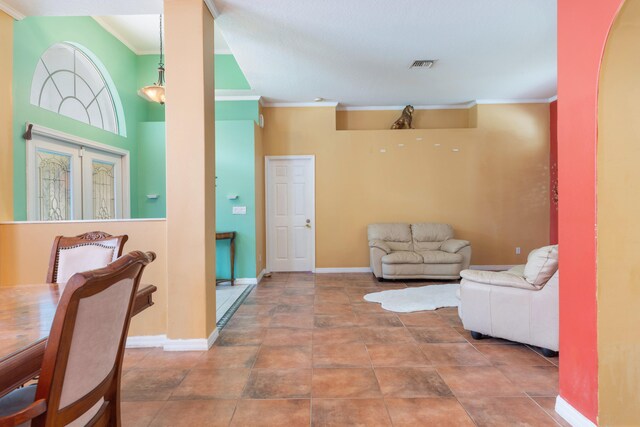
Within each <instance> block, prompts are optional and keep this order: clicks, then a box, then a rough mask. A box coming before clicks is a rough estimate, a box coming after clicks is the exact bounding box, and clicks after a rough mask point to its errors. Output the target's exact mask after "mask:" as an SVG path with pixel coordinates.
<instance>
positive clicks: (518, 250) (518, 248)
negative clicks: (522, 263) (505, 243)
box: [516, 246, 520, 255]
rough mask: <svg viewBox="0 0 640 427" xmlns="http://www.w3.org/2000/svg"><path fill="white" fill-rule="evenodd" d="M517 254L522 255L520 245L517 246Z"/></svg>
mask: <svg viewBox="0 0 640 427" xmlns="http://www.w3.org/2000/svg"><path fill="white" fill-rule="evenodd" d="M516 255H520V246H518V247H517V248H516Z"/></svg>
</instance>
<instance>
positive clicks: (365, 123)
mask: <svg viewBox="0 0 640 427" xmlns="http://www.w3.org/2000/svg"><path fill="white" fill-rule="evenodd" d="M470 112H471V109H467V108H465V109H450V110H415V111H414V113H413V127H414V128H416V129H449V128H466V127H469V115H470ZM401 113H402V111H397V110H373V111H337V112H336V128H337V129H340V130H364V129H378V130H383V129H389V128H390V127H391V125H392V124H393V122H395V121H396V119H398V117H400V114H401Z"/></svg>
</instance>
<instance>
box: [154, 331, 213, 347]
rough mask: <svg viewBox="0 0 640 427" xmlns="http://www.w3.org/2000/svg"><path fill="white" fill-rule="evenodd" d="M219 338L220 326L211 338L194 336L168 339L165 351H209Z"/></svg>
mask: <svg viewBox="0 0 640 427" xmlns="http://www.w3.org/2000/svg"><path fill="white" fill-rule="evenodd" d="M217 338H218V328H215V329H214V330H213V332H211V335H209V338H193V339H186V340H172V339H167V340H166V341H165V343H164V346H163V350H164V351H207V350H209V349H210V348H211V346H212V345H213V343H214V342H215V340H216V339H217Z"/></svg>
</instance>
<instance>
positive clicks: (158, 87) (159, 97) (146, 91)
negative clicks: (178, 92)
mask: <svg viewBox="0 0 640 427" xmlns="http://www.w3.org/2000/svg"><path fill="white" fill-rule="evenodd" d="M138 95H140V96H141V97H143V98H144V99H146V100H147V101H150V102H157V103H158V104H164V101H165V95H164V51H163V46H162V15H160V62H159V63H158V82H157V83H155V84H152V85H150V86H145V87H143V88H142V89H140V90H139V91H138Z"/></svg>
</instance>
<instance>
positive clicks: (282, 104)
mask: <svg viewBox="0 0 640 427" xmlns="http://www.w3.org/2000/svg"><path fill="white" fill-rule="evenodd" d="M264 106H265V107H283V108H286V107H337V106H338V103H337V102H265V103H264Z"/></svg>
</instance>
